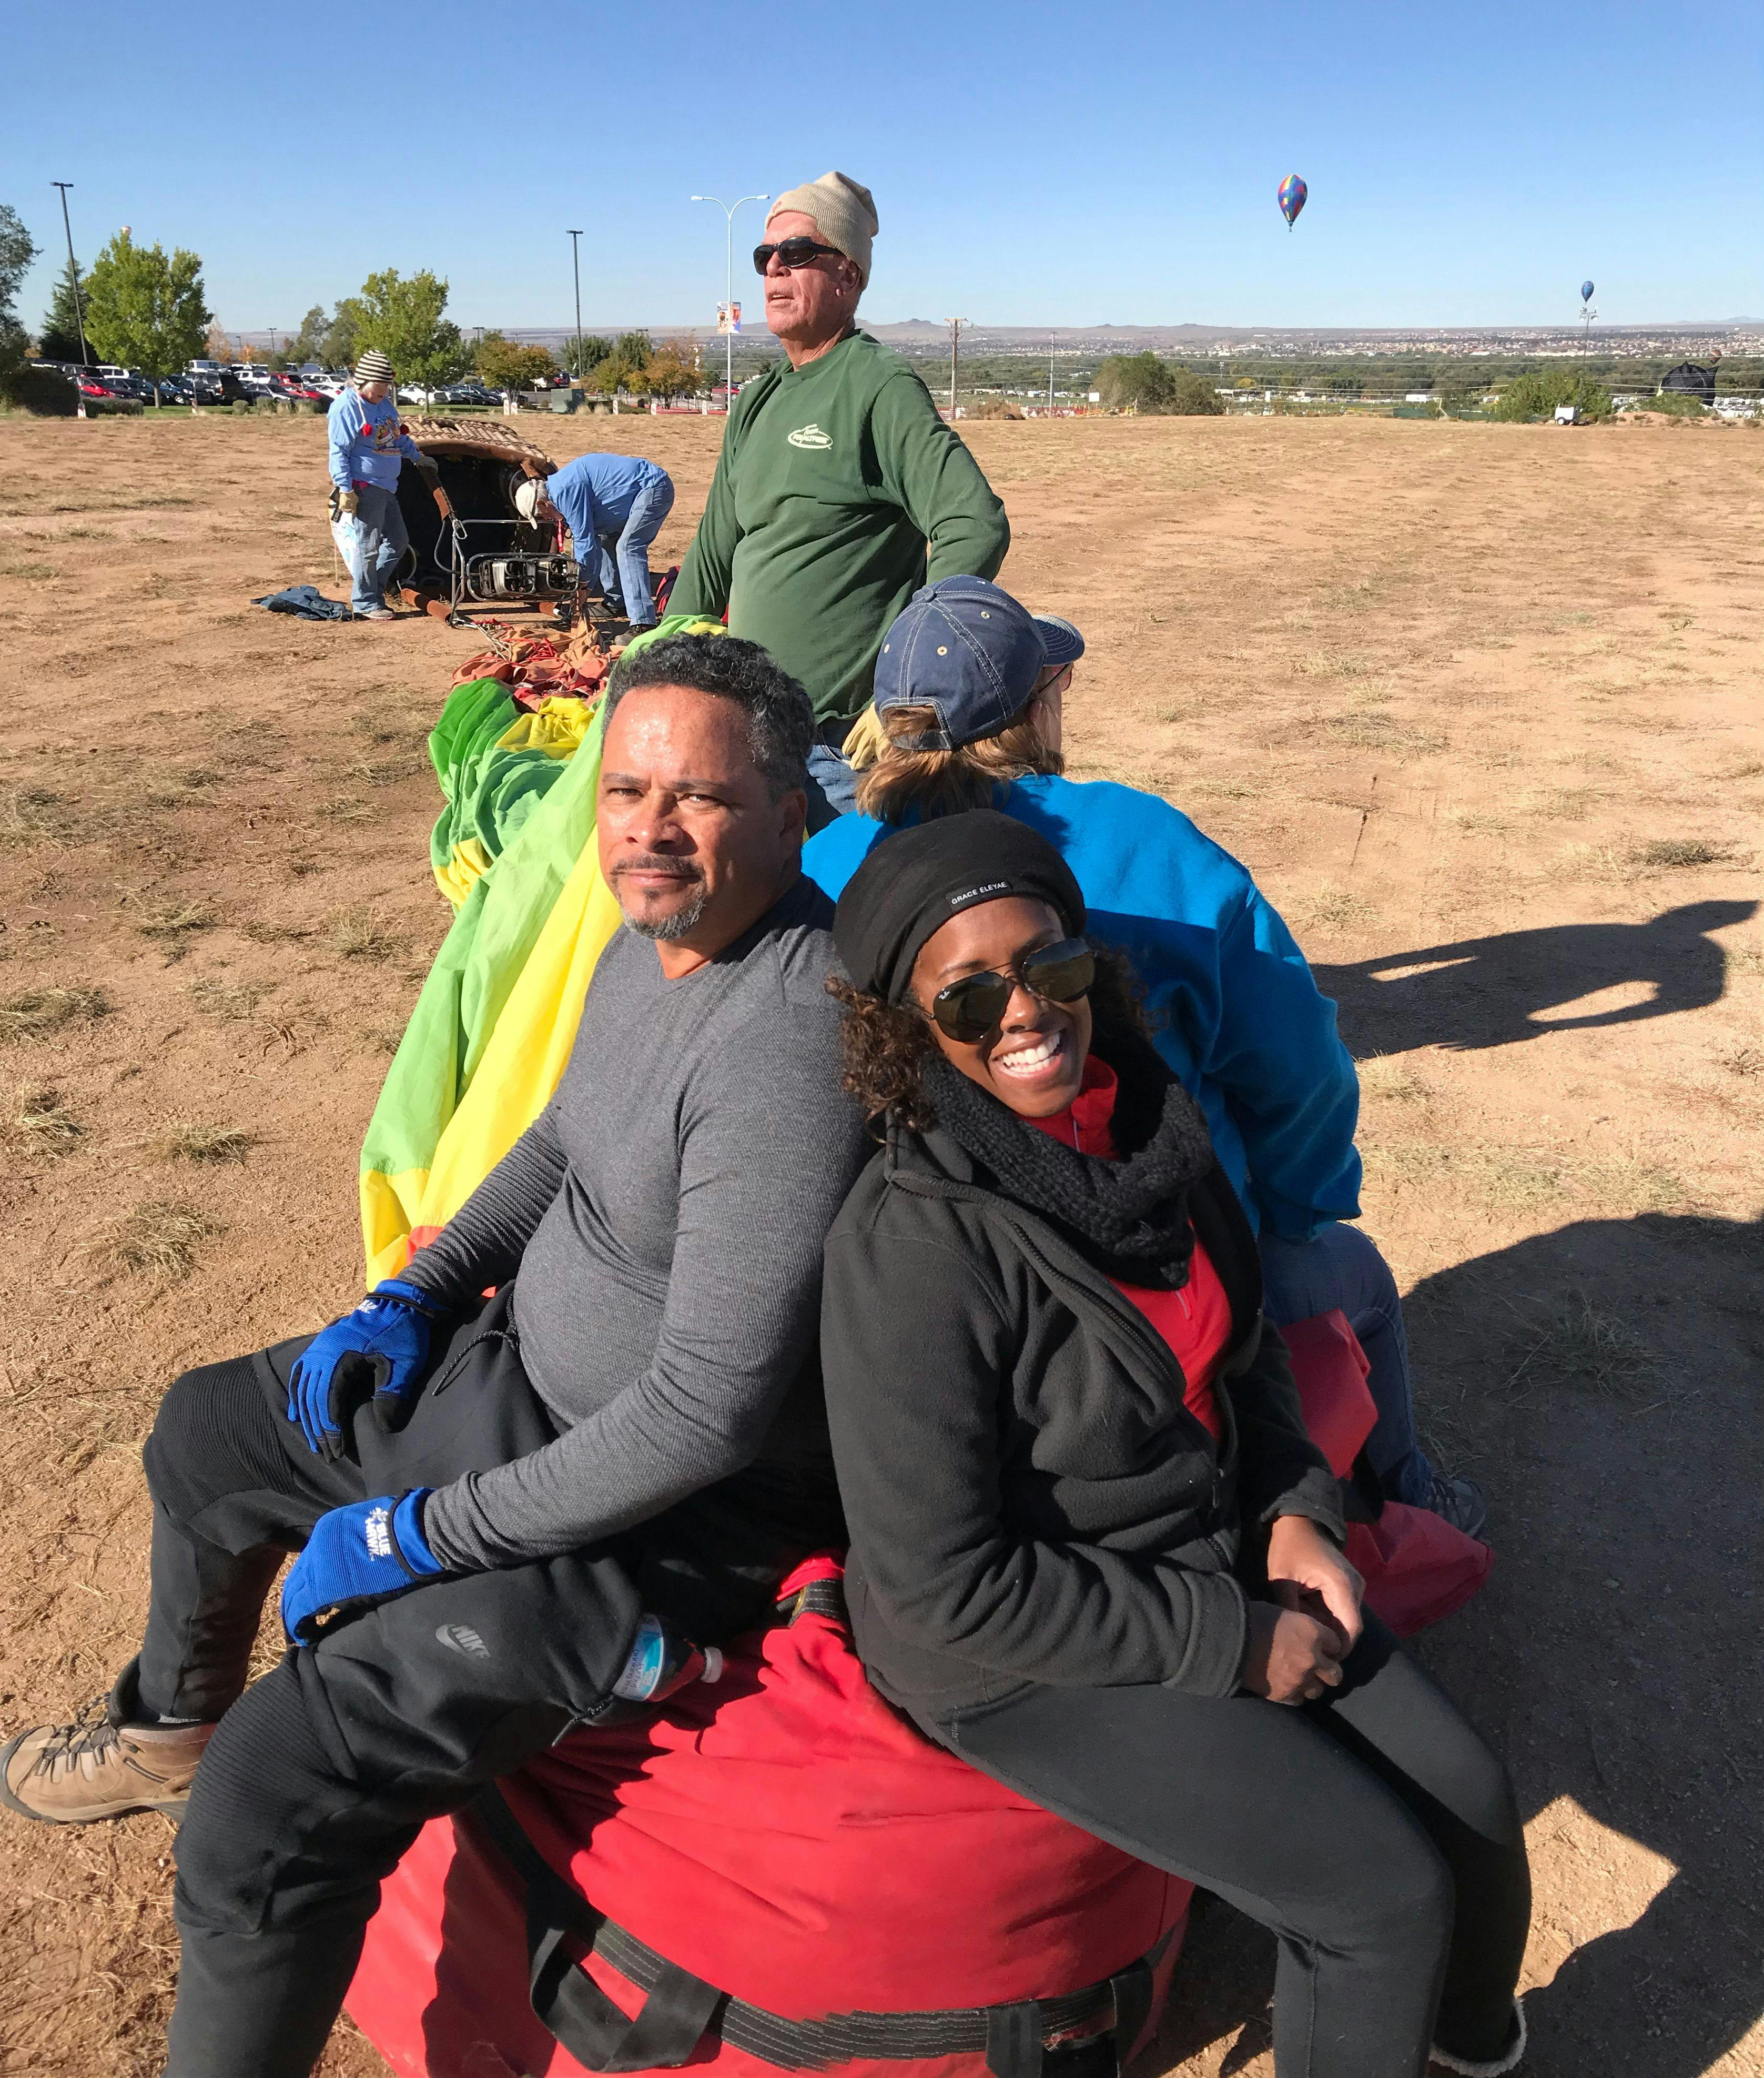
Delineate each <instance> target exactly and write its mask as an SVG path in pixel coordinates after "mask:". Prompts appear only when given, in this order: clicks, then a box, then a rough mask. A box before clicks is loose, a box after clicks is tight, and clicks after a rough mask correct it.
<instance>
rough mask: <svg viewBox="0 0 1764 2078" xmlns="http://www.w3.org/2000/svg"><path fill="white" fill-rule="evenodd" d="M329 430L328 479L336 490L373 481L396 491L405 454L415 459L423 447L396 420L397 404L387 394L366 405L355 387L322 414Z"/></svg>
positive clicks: (381, 486)
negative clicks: (329, 460) (334, 485)
mask: <svg viewBox="0 0 1764 2078" xmlns="http://www.w3.org/2000/svg"><path fill="white" fill-rule="evenodd" d="M326 424H327V425H328V427H329V428H330V430H331V481H332V482H333V483H334V484H336V486H337V488H338V489H339V490H348V489H349V488H350V486H352V485H353V484H357V483H373V484H377V485H378V486H379V487H380V488H381V490H397V489H398V471H399V470H400V469H402V467H403V466H404V463H403V461H402V457H404V456H406V455H408V456H409V457H411V461H416V460H417V459H418V458H419V457H420V456H421V454H422V452H423V450H422V449H420V448H419V446H418V445H417V444H416V442H415V440H412V439H411V436H410V435H409V434H408V433H407V432H405V430H404V428H402V425H400V424H399V423H398V406H397V405H396V404H395V403H393V401H392V399H391V398H390V397H382V398H381V399H380V401H379V403H377V404H370V403H368V401H367V399H366V398H365V397H364V396H363V395H362V394H361V391H360V390H354V389H350V390H344V393H343V394H342V395H341V396H340V398H338V399H337V401H336V403H334V404H333V405H332V407H331V409H330V411H329V412H328V414H327V416H326Z"/></svg>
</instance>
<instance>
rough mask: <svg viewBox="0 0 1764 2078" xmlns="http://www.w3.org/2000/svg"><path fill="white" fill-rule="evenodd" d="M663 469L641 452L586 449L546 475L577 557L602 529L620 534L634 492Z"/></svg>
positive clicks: (588, 549)
mask: <svg viewBox="0 0 1764 2078" xmlns="http://www.w3.org/2000/svg"><path fill="white" fill-rule="evenodd" d="M666 474H667V471H666V470H665V469H657V466H656V465H655V464H654V463H653V461H644V459H643V457H641V456H640V455H615V454H585V455H578V456H577V457H576V459H575V460H574V461H566V462H565V464H564V465H563V467H562V468H561V469H558V470H557V471H555V472H554V473H553V474H552V475H550V476H548V477H547V478H546V479H545V494H546V496H547V497H548V498H549V499H550V500H551V502H552V503H553V505H555V506H556V507H557V510H558V511H559V512H560V513H561V515H563V522H564V524H565V526H566V527H567V528H569V534H570V539H571V540H573V542H574V543H575V545H576V560H577V561H578V563H579V562H581V561H582V560H583V558H584V557H586V556H588V555H590V554H591V553H593V552H594V544H595V543H596V541H597V540H598V539H599V537H600V536H602V535H603V534H611V535H619V534H622V533H623V532H624V527H625V522H626V521H627V520H628V519H629V518H630V517H631V508H632V506H633V505H635V504H636V502H637V494H638V493H639V492H640V491H642V490H648V487H649V486H650V485H651V484H652V483H653V482H655V481H656V480H657V478H658V477H664V476H665V475H666Z"/></svg>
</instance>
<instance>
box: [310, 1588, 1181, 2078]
mask: <svg viewBox="0 0 1764 2078" xmlns="http://www.w3.org/2000/svg"><path fill="white" fill-rule="evenodd" d="M816 1564H817V1566H818V1569H819V1572H820V1574H821V1575H822V1578H821V1580H820V1581H819V1582H817V1583H815V1584H812V1585H808V1586H807V1588H806V1596H807V1604H808V1606H807V1608H805V1609H800V1610H799V1613H798V1614H797V1615H796V1617H795V1618H794V1621H792V1622H791V1623H790V1625H788V1626H787V1627H786V1626H780V1627H779V1628H778V1629H774V1630H769V1631H767V1632H765V1633H764V1634H761V1635H759V1636H757V1637H756V1638H749V1639H747V1640H744V1641H743V1642H742V1644H741V1646H740V1648H739V1649H737V1650H736V1651H734V1652H733V1653H732V1654H730V1656H729V1658H728V1660H727V1662H726V1663H725V1666H724V1672H723V1675H722V1678H721V1680H719V1681H718V1682H717V1683H716V1684H714V1685H709V1684H703V1683H700V1684H697V1685H695V1686H694V1687H692V1688H686V1689H684V1690H682V1691H681V1692H680V1693H679V1694H678V1696H674V1697H673V1698H670V1699H669V1703H668V1705H666V1708H665V1712H664V1713H662V1714H661V1715H659V1716H658V1717H655V1718H653V1719H651V1720H649V1721H645V1722H644V1723H642V1724H640V1725H636V1726H633V1727H622V1728H619V1729H617V1730H607V1731H602V1732H589V1733H580V1734H574V1735H573V1736H572V1737H570V1738H568V1739H565V1740H564V1741H563V1742H561V1743H560V1744H559V1745H558V1746H555V1747H553V1749H552V1750H551V1751H550V1752H549V1753H548V1754H547V1755H544V1757H543V1758H542V1759H540V1760H537V1761H535V1762H532V1763H529V1764H528V1766H527V1767H525V1768H523V1770H522V1771H521V1772H520V1773H519V1775H514V1776H511V1777H509V1778H507V1779H506V1780H504V1781H503V1782H502V1783H501V1784H498V1786H497V1788H496V1789H495V1790H494V1791H492V1792H490V1793H489V1795H488V1796H486V1797H483V1798H481V1799H480V1800H479V1801H478V1802H477V1804H476V1805H473V1808H472V1809H471V1810H470V1811H469V1812H467V1813H461V1814H460V1815H459V1816H458V1817H457V1818H454V1819H450V1820H449V1819H442V1820H437V1821H435V1822H434V1823H433V1824H432V1825H430V1826H427V1827H426V1828H425V1829H424V1830H423V1834H421V1836H420V1837H419V1839H418V1840H417V1842H416V1844H415V1846H414V1847H413V1848H412V1849H411V1851H410V1853H409V1854H408V1855H406V1857H405V1858H404V1860H403V1861H402V1863H400V1864H399V1866H398V1870H397V1871H396V1872H395V1873H394V1875H393V1876H392V1877H391V1878H390V1880H388V1881H387V1883H386V1885H385V1886H384V1889H383V1892H382V1901H381V1905H380V1909H379V1912H378V1913H377V1915H376V1917H375V1918H374V1920H373V1923H372V1925H371V1926H369V1930H368V1938H367V1946H366V1948H365V1951H364V1954H363V1955H362V1959H361V1967H360V1968H359V1970H358V1971H357V1976H356V1980H355V1983H354V1984H353V1986H352V1988H351V1991H350V1993H349V1999H348V2006H349V2010H350V2012H351V2013H352V2014H353V2015H354V2017H355V2018H356V2020H357V2022H358V2023H359V2025H360V2026H361V2028H362V2029H363V2030H364V2031H365V2033H366V2034H368V2035H369V2038H371V2039H372V2040H373V2043H374V2044H375V2046H376V2047H377V2048H378V2049H379V2051H380V2052H381V2054H382V2055H383V2056H384V2057H385V2058H386V2061H387V2062H388V2063H390V2065H391V2067H392V2068H393V2070H394V2072H397V2073H398V2074H399V2078H514V2075H515V2074H519V2078H528V2074H532V2078H541V2074H543V2078H576V2074H579V2073H581V2072H583V2071H584V2069H587V2070H593V2071H617V2072H643V2071H650V2070H657V2069H673V2068H679V2067H680V2066H681V2065H682V2064H686V2065H690V2066H698V2065H707V2064H715V2066H716V2068H717V2072H718V2078H769V2074H775V2073H776V2072H778V2071H780V2070H783V2071H800V2070H824V2069H827V2068H834V2067H836V2068H838V2070H839V2071H840V2072H841V2073H847V2072H849V2073H853V2074H856V2078H983V2074H984V2073H985V2072H987V2071H988V2070H989V2069H990V2071H991V2072H993V2073H994V2074H995V2078H1032V2074H1033V2073H1034V2072H1036V2070H1038V2069H1040V2070H1044V2071H1045V2072H1047V2074H1048V2078H1053V2074H1055V2073H1057V2072H1064V2073H1065V2075H1066V2078H1111V2074H1112V2073H1113V2072H1115V2071H1116V2068H1118V2063H1121V2062H1124V2061H1125V2060H1126V2056H1127V2055H1128V2054H1129V2053H1131V2051H1132V2047H1135V2046H1136V2045H1137V2044H1138V2043H1141V2042H1143V2041H1144V2040H1145V2039H1148V2038H1149V2034H1150V2032H1151V2030H1152V2029H1153V2026H1155V2024H1156V2020H1157V2014H1158V2013H1159V2011H1160V2009H1161V2005H1162V2002H1163V1998H1164V1995H1165V1992H1166V1988H1167V1986H1168V1984H1169V1980H1170V1972H1171V1970H1172V1969H1173V1967H1174V1963H1175V1961H1176V1957H1177V1955H1178V1951H1179V1949H1180V1947H1181V1944H1182V1931H1183V1927H1184V1924H1185V1921H1186V1912H1187V1906H1188V1900H1189V1896H1190V1886H1189V1885H1188V1884H1186V1883H1182V1882H1181V1881H1179V1880H1177V1879H1176V1878H1174V1877H1170V1876H1166V1875H1164V1874H1163V1873H1162V1871H1160V1870H1157V1869H1153V1868H1150V1867H1147V1866H1146V1865H1145V1863H1140V1862H1136V1861H1132V1860H1131V1859H1128V1856H1127V1855H1124V1854H1122V1853H1120V1851H1118V1850H1117V1849H1116V1848H1113V1847H1111V1846H1107V1845H1106V1844H1105V1843H1104V1842H1102V1841H1100V1840H1097V1839H1095V1838H1092V1837H1091V1835H1090V1834H1087V1833H1084V1832H1082V1831H1080V1830H1078V1828H1077V1827H1076V1826H1071V1825H1069V1824H1067V1823H1066V1822H1065V1821H1064V1820H1063V1819H1060V1818H1056V1817H1053V1816H1052V1815H1051V1814H1050V1813H1048V1812H1045V1811H1043V1810H1041V1809H1039V1808H1038V1807H1037V1806H1036V1805H1032V1804H1030V1803H1028V1802H1027V1801H1024V1799H1023V1798H1021V1797H1020V1796H1015V1795H1014V1794H1013V1793H1012V1792H1010V1791H1008V1790H1007V1789H1005V1788H1002V1787H1001V1786H1000V1785H999V1784H997V1783H995V1782H993V1781H992V1780H990V1778H989V1777H987V1776H986V1775H982V1774H980V1773H979V1772H978V1770H976V1769H974V1768H971V1767H969V1766H968V1765H967V1764H966V1763H965V1762H963V1761H961V1760H958V1759H957V1758H956V1757H955V1756H954V1755H951V1754H949V1753H946V1752H945V1751H944V1750H943V1749H942V1748H941V1747H940V1746H936V1745H934V1744H932V1742H931V1741H930V1740H928V1739H927V1738H924V1736H923V1735H922V1734H920V1732H919V1731H918V1730H915V1728H914V1727H913V1726H912V1725H910V1724H909V1723H907V1721H906V1720H905V1719H904V1718H903V1717H901V1716H900V1715H899V1713H896V1712H895V1711H894V1710H893V1709H890V1707H889V1705H887V1704H886V1703H885V1702H883V1701H882V1698H881V1697H880V1696H878V1695H877V1694H876V1692H875V1691H874V1689H873V1688H871V1687H870V1686H869V1683H868V1681H867V1680H865V1676H864V1671H863V1668H862V1667H861V1664H860V1663H859V1662H858V1660H857V1657H856V1655H855V1654H853V1650H852V1649H851V1644H850V1641H849V1638H848V1636H847V1634H846V1633H845V1630H844V1625H843V1624H842V1622H840V1621H839V1620H838V1618H837V1617H836V1616H835V1615H834V1614H833V1613H832V1609H833V1608H835V1607H836V1588H833V1589H832V1590H829V1588H828V1586H827V1584H826V1583H827V1582H828V1580H829V1579H836V1575H837V1571H838V1569H837V1567H835V1566H833V1565H832V1564H831V1563H826V1562H816ZM805 1571H807V1569H805ZM791 1586H792V1588H793V1592H794V1591H796V1590H799V1589H801V1588H803V1587H804V1582H803V1576H802V1575H799V1576H798V1577H797V1579H795V1580H794V1581H793V1583H791ZM1117 2036H1120V2037H1124V2042H1123V2043H1122V2046H1121V2047H1120V2051H1119V2053H1117V2050H1116V2038H1117Z"/></svg>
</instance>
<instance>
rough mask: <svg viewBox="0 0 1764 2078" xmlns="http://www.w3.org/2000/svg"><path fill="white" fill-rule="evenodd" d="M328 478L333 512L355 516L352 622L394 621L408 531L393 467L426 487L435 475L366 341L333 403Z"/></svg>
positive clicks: (386, 369)
mask: <svg viewBox="0 0 1764 2078" xmlns="http://www.w3.org/2000/svg"><path fill="white" fill-rule="evenodd" d="M328 423H329V425H330V428H331V481H332V483H333V484H335V485H336V512H337V515H338V516H339V517H341V516H343V515H345V514H348V515H352V517H353V519H354V520H355V524H356V527H357V542H356V547H355V549H354V552H353V553H352V554H351V555H350V557H349V574H350V576H351V577H352V578H353V579H354V589H353V591H352V595H351V597H350V600H349V603H350V605H351V606H352V607H353V608H354V610H355V617H356V619H357V620H396V619H397V618H398V616H397V615H396V614H394V612H393V611H392V609H391V608H390V607H389V606H388V605H387V604H386V586H387V584H388V583H389V582H390V581H391V577H392V574H393V572H394V570H396V569H397V568H398V563H399V561H400V559H401V558H402V556H403V554H404V552H405V550H406V549H407V548H408V547H409V546H410V545H411V536H410V534H409V532H407V529H406V528H405V524H404V515H403V514H402V512H401V511H399V510H398V471H399V470H400V469H402V468H403V466H404V465H405V463H406V462H407V461H411V462H414V463H415V465H416V466H417V467H418V468H419V469H421V470H422V472H423V476H424V477H425V478H427V482H428V483H429V486H430V488H431V489H433V488H434V486H435V485H436V483H438V482H440V474H439V472H438V471H437V470H436V466H435V464H434V463H433V462H432V461H431V460H430V459H429V457H427V455H426V454H424V453H423V450H422V449H420V448H419V446H418V445H417V444H416V442H415V440H412V439H411V436H410V435H409V434H408V433H407V432H405V430H404V428H403V426H402V424H401V423H400V421H399V419H398V406H397V405H396V404H395V403H394V402H393V398H392V364H391V362H390V361H388V360H387V358H386V356H385V355H384V354H383V353H381V352H380V351H379V349H378V348H377V347H370V348H369V349H368V351H367V352H366V353H364V354H363V355H362V356H361V359H360V360H359V361H357V363H356V365H355V378H354V381H353V383H352V386H351V387H350V388H348V389H347V390H344V393H343V394H342V395H341V396H340V397H339V398H338V399H337V401H336V403H334V404H333V405H332V407H331V412H330V417H329V421H328Z"/></svg>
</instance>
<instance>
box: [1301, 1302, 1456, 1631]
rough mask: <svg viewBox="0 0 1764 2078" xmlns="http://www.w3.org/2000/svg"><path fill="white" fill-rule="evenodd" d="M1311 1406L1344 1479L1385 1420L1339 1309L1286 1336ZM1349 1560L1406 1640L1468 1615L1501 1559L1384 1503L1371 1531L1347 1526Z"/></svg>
mask: <svg viewBox="0 0 1764 2078" xmlns="http://www.w3.org/2000/svg"><path fill="white" fill-rule="evenodd" d="M1280 1333H1281V1336H1282V1339H1283V1340H1284V1341H1285V1342H1286V1345H1287V1350H1288V1351H1289V1352H1290V1354H1291V1358H1292V1375H1293V1377H1294V1379H1295V1380H1296V1382H1297V1383H1298V1387H1299V1400H1301V1401H1302V1402H1303V1407H1304V1421H1305V1426H1306V1428H1307V1429H1309V1430H1310V1431H1311V1435H1312V1441H1313V1442H1315V1443H1316V1446H1317V1447H1318V1449H1319V1450H1321V1451H1322V1453H1323V1454H1324V1456H1325V1457H1326V1458H1328V1460H1329V1469H1330V1470H1331V1471H1332V1472H1333V1473H1334V1474H1335V1475H1336V1477H1337V1479H1352V1477H1353V1462H1354V1460H1355V1458H1357V1457H1358V1456H1359V1454H1360V1452H1361V1450H1362V1449H1363V1448H1364V1447H1365V1444H1366V1437H1368V1436H1370V1434H1371V1433H1372V1425H1373V1423H1374V1421H1376V1420H1377V1419H1378V1409H1377V1408H1376V1407H1375V1406H1374V1404H1373V1402H1372V1395H1371V1393H1370V1391H1369V1390H1368V1389H1367V1387H1366V1377H1367V1374H1368V1372H1369V1371H1370V1365H1369V1364H1368V1363H1367V1362H1366V1351H1365V1350H1362V1348H1361V1347H1360V1342H1359V1337H1357V1335H1356V1334H1355V1333H1354V1332H1353V1329H1352V1328H1350V1327H1349V1325H1348V1321H1347V1316H1346V1315H1345V1313H1343V1312H1340V1311H1339V1310H1337V1311H1335V1312H1328V1313H1319V1314H1318V1315H1317V1316H1316V1318H1315V1319H1313V1320H1309V1321H1298V1322H1295V1325H1293V1326H1291V1327H1290V1328H1282V1329H1281V1331H1280ZM1347 1555H1348V1558H1349V1560H1350V1561H1351V1562H1352V1563H1353V1564H1354V1565H1355V1566H1357V1567H1358V1568H1359V1571H1360V1573H1361V1575H1362V1578H1363V1579H1365V1581H1366V1607H1367V1608H1368V1609H1370V1610H1372V1612H1373V1613H1374V1615H1377V1616H1379V1617H1382V1618H1383V1620H1384V1621H1385V1622H1386V1623H1387V1624H1388V1625H1390V1626H1391V1629H1392V1630H1394V1631H1395V1633H1396V1634H1397V1636H1398V1637H1399V1638H1412V1637H1413V1636H1414V1635H1415V1634H1416V1631H1418V1630H1424V1629H1426V1627H1427V1626H1428V1625H1429V1624H1432V1623H1437V1622H1438V1621H1440V1619H1441V1617H1449V1615H1450V1614H1451V1613H1452V1612H1453V1609H1462V1606H1463V1605H1464V1604H1465V1603H1466V1602H1467V1601H1468V1600H1470V1596H1472V1595H1474V1593H1475V1592H1476V1591H1477V1589H1478V1588H1480V1587H1481V1586H1482V1584H1483V1582H1484V1581H1485V1580H1486V1579H1487V1578H1488V1572H1489V1568H1490V1567H1491V1566H1492V1565H1493V1564H1494V1563H1495V1555H1494V1554H1493V1553H1492V1552H1491V1550H1489V1548H1488V1546H1487V1545H1486V1544H1482V1543H1478V1541H1477V1540H1476V1538H1474V1537H1466V1535H1465V1533H1464V1532H1463V1531H1462V1529H1454V1528H1453V1525H1451V1524H1450V1523H1449V1522H1447V1521H1445V1519H1444V1517H1441V1516H1437V1515H1435V1514H1434V1513H1432V1510H1431V1509H1429V1508H1410V1507H1408V1506H1407V1504H1405V1503H1403V1502H1402V1501H1394V1500H1391V1501H1386V1502H1384V1503H1383V1504H1382V1508H1380V1509H1379V1510H1378V1515H1377V1519H1376V1520H1375V1521H1371V1522H1350V1523H1349V1525H1348V1542H1347Z"/></svg>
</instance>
